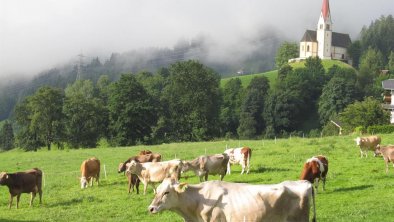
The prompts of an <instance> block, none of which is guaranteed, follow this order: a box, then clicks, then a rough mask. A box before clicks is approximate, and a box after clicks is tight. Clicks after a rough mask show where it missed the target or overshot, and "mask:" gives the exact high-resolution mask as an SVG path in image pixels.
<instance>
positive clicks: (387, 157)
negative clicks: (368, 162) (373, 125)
mask: <svg viewBox="0 0 394 222" xmlns="http://www.w3.org/2000/svg"><path fill="white" fill-rule="evenodd" d="M375 154H382V156H383V159H384V162H385V163H386V173H388V172H389V162H391V163H393V167H394V145H389V146H380V145H378V147H377V148H376V150H375Z"/></svg>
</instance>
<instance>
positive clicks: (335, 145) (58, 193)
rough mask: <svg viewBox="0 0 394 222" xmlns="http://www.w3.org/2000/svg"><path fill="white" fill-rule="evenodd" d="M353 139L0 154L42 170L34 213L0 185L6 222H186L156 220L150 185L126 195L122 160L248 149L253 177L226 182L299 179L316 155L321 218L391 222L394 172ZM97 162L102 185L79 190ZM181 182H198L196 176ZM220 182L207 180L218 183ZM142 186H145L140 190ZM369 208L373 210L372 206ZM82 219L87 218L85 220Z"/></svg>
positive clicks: (14, 165)
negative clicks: (323, 166) (322, 179)
mask: <svg viewBox="0 0 394 222" xmlns="http://www.w3.org/2000/svg"><path fill="white" fill-rule="evenodd" d="M381 136H382V141H383V142H384V144H389V143H394V137H393V134H385V135H381ZM354 137H355V136H341V137H323V138H305V139H304V138H298V137H293V138H289V139H278V140H240V141H238V140H229V141H216V142H195V143H171V144H162V145H155V146H133V147H125V148H96V149H76V150H63V151H62V150H53V151H50V152H48V151H46V150H44V149H43V150H39V151H38V152H23V151H20V150H12V151H8V152H3V153H1V156H2V161H0V171H7V172H15V171H22V170H26V169H30V168H32V167H38V168H40V169H42V170H43V171H44V174H45V176H44V178H45V180H44V181H43V204H42V205H41V206H39V205H38V198H37V199H35V201H34V206H33V207H31V208H29V206H28V205H29V199H30V195H29V194H22V196H21V202H20V209H19V210H16V209H15V204H16V201H15V200H14V203H13V208H12V209H10V210H8V206H7V205H8V196H9V194H8V189H7V187H5V186H0V212H1V213H0V220H1V221H14V220H15V218H18V221H126V220H127V221H183V220H182V218H181V217H180V216H178V215H177V214H175V213H173V212H169V211H164V212H163V213H159V214H157V215H152V214H149V213H148V212H147V207H148V206H149V204H150V202H151V201H152V199H153V197H154V194H153V191H152V188H151V187H148V190H147V195H143V194H139V195H137V194H136V193H135V192H133V193H131V194H128V193H127V179H126V177H125V176H124V175H123V174H118V173H117V166H118V164H119V162H122V161H124V160H126V159H127V158H128V157H129V156H132V155H135V154H136V153H138V152H139V151H140V150H145V149H149V150H152V151H153V152H158V153H160V154H162V156H163V159H164V160H170V159H173V158H181V159H185V160H190V159H193V158H195V157H197V156H198V155H201V154H204V153H207V154H214V153H221V152H223V149H224V148H225V147H226V146H228V147H238V146H249V147H251V148H252V150H253V155H252V158H251V171H250V173H249V174H247V175H245V174H244V175H240V172H241V167H240V166H239V165H237V166H232V174H231V175H226V176H225V177H224V181H228V182H239V183H248V184H274V183H280V182H282V181H284V180H297V179H298V178H299V176H300V173H301V169H302V166H303V163H304V162H305V161H306V160H307V159H308V158H310V157H312V156H313V155H317V154H323V155H325V156H327V157H328V160H329V170H328V175H327V183H326V190H325V191H322V189H321V188H322V187H321V185H320V186H319V190H318V194H317V195H316V211H317V220H318V221H320V222H323V221H327V222H328V221H363V222H372V221H382V222H383V221H392V218H391V217H388V216H387V209H388V208H387V207H388V206H389V204H390V203H389V202H387V201H382V199H381V198H377V197H384V198H385V199H386V200H392V199H393V198H394V193H393V192H389V191H390V190H391V189H392V187H393V179H394V174H393V172H394V171H393V168H392V167H391V166H390V168H389V174H386V173H385V166H384V161H383V160H382V158H374V157H373V155H372V152H371V151H369V153H368V158H360V153H359V150H358V148H357V147H356V146H355V143H354V141H353V139H354ZM92 156H96V157H97V158H99V159H100V160H101V164H102V165H101V170H102V172H101V178H100V186H98V187H97V186H96V184H95V185H94V187H89V188H87V189H85V190H81V188H80V184H79V179H78V177H79V176H80V171H79V167H80V164H81V162H82V161H83V160H84V159H87V158H89V157H92ZM186 175H187V176H188V177H187V178H186V177H183V178H181V182H187V183H189V184H196V183H198V178H197V177H196V176H194V175H193V174H192V173H191V172H188V173H187V174H186ZM218 178H219V177H218V176H212V175H210V176H209V178H208V179H209V180H217V179H218ZM142 190H143V186H142V185H141V186H140V192H141V191H142ZM371 206H372V207H371ZM81 215H83V218H81Z"/></svg>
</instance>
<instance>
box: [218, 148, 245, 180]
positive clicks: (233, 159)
mask: <svg viewBox="0 0 394 222" xmlns="http://www.w3.org/2000/svg"><path fill="white" fill-rule="evenodd" d="M224 153H226V154H227V155H229V157H230V160H229V161H228V166H227V174H231V168H230V165H231V164H240V165H241V166H242V171H241V174H243V173H244V172H245V169H246V168H247V170H246V173H249V169H250V158H251V157H252V150H251V149H250V148H249V147H240V148H231V149H227V150H225V151H224Z"/></svg>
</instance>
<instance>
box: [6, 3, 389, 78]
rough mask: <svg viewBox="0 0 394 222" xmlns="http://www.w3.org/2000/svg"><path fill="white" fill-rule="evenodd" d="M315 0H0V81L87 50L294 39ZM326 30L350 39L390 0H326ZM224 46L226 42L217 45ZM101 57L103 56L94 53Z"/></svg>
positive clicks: (312, 19) (317, 6) (308, 22)
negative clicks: (274, 34) (201, 40)
mask: <svg viewBox="0 0 394 222" xmlns="http://www.w3.org/2000/svg"><path fill="white" fill-rule="evenodd" d="M321 5H322V0H0V79H3V77H9V76H16V75H34V74H37V72H39V71H41V70H43V69H48V68H51V67H54V66H56V65H59V64H64V63H67V62H70V61H72V60H76V59H77V55H78V54H79V53H81V52H83V54H85V55H88V56H94V55H107V56H109V54H110V53H111V52H119V53H122V52H126V51H129V50H132V49H140V48H144V47H172V46H173V45H174V44H175V43H176V42H177V41H179V40H180V39H186V40H190V39H192V38H194V37H196V36H199V35H203V36H207V37H209V38H210V39H212V41H214V42H217V43H218V44H221V45H223V46H227V47H231V46H232V45H234V44H242V39H245V38H247V36H249V35H255V34H256V32H257V31H261V30H263V31H264V30H267V31H272V30H273V29H277V31H278V33H279V34H280V35H282V36H284V37H285V38H287V39H289V40H293V41H299V39H301V37H302V35H303V33H304V32H305V30H306V29H315V27H316V24H317V20H318V17H319V15H320V10H321ZM330 6H331V16H332V21H333V29H334V31H336V32H343V33H349V34H350V36H351V38H352V39H356V38H357V36H358V34H359V31H360V30H361V28H362V26H363V25H369V24H370V23H371V21H373V20H376V19H378V18H379V17H380V16H381V15H389V14H394V0H374V1H372V0H331V1H330ZM224 48H225V47H224ZM100 58H101V59H102V60H104V59H105V58H104V57H100Z"/></svg>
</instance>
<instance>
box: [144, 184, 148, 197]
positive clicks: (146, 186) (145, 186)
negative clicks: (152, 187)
mask: <svg viewBox="0 0 394 222" xmlns="http://www.w3.org/2000/svg"><path fill="white" fill-rule="evenodd" d="M146 188H148V182H144V195H146Z"/></svg>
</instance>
